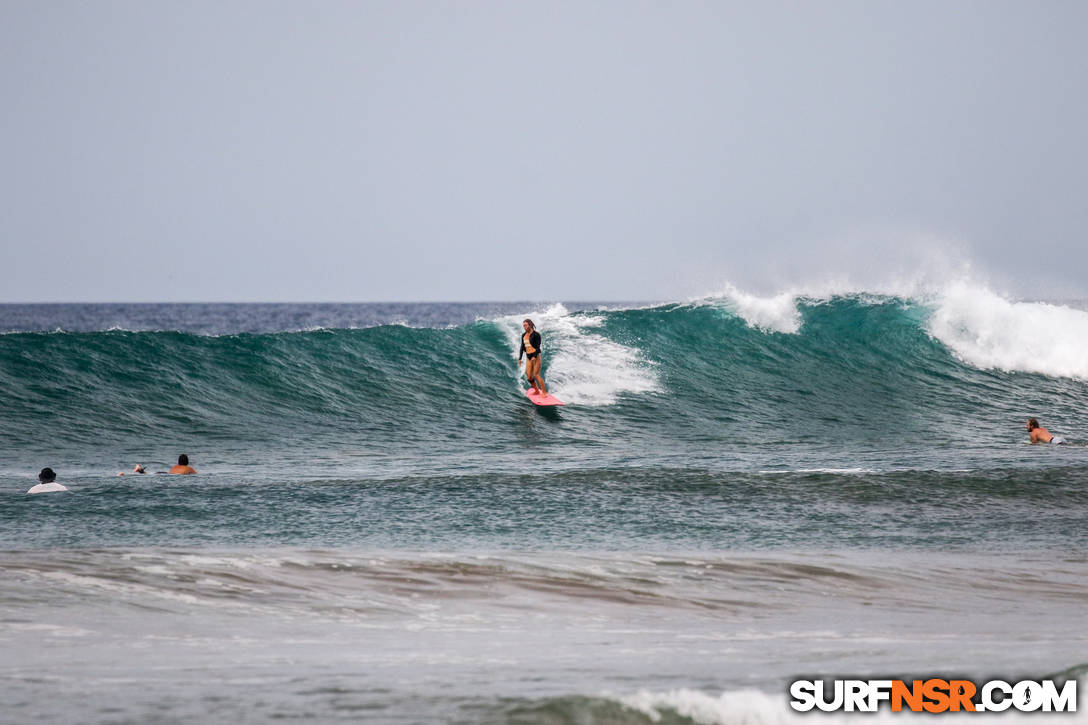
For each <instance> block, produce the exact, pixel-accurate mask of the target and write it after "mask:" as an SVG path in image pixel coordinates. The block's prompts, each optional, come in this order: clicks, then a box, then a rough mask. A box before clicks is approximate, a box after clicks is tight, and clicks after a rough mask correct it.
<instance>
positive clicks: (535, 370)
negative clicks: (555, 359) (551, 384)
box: [518, 317, 548, 395]
mask: <svg viewBox="0 0 1088 725" xmlns="http://www.w3.org/2000/svg"><path fill="white" fill-rule="evenodd" d="M521 326H522V328H523V329H524V330H525V334H524V335H522V336H521V350H519V351H518V367H521V356H522V355H524V356H525V377H527V378H529V382H530V383H531V384H532V386H533V387H534V388H536V394H537V395H547V394H548V388H547V386H546V385H545V384H544V378H542V377H540V333H539V332H537V331H536V325H534V324H533V321H532V320H530V319H529V318H528V317H526V318H525V319H524V320H523V321H522V323H521Z"/></svg>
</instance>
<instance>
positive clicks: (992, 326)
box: [0, 285, 1088, 725]
mask: <svg viewBox="0 0 1088 725" xmlns="http://www.w3.org/2000/svg"><path fill="white" fill-rule="evenodd" d="M524 317H531V318H533V319H534V320H535V322H536V324H537V327H538V329H539V330H540V331H541V333H542V336H543V352H544V355H543V359H544V376H545V378H546V380H547V382H548V387H549V389H550V391H551V392H552V393H553V394H555V395H557V396H558V397H559V398H561V399H563V400H565V401H566V402H567V403H568V405H567V406H565V407H563V408H559V409H538V408H536V407H535V406H533V405H532V404H531V403H529V402H528V400H527V399H526V398H525V396H524V394H523V389H524V388H525V387H526V385H525V381H524V379H523V378H522V379H520V380H519V377H518V370H519V369H518V366H517V364H516V357H517V350H518V342H519V340H518V337H519V331H520V322H521V320H522V318H524ZM1030 416H1034V417H1037V418H1039V420H1040V422H1041V423H1042V424H1043V425H1044V426H1046V427H1047V428H1049V430H1050V431H1051V432H1053V433H1054V434H1056V435H1061V436H1063V437H1065V438H1066V439H1067V440H1068V441H1069V443H1068V444H1067V445H1064V446H1055V445H1037V446H1032V445H1028V438H1027V433H1026V431H1025V430H1024V422H1025V420H1026V419H1027V418H1028V417H1030ZM1086 444H1088V304H1086V303H1085V302H1083V301H1057V302H1054V301H1051V302H1040V301H1024V300H1013V299H1009V298H1006V297H1002V296H1001V295H999V294H997V293H995V292H993V291H991V290H989V289H987V288H985V287H982V286H971V285H949V286H946V287H945V288H943V289H940V290H937V291H934V292H930V293H926V294H916V295H907V296H895V295H889V294H878V293H874V292H870V291H865V290H858V291H847V292H842V291H839V292H837V293H834V294H824V295H816V294H782V295H778V296H773V297H757V296H752V295H748V294H744V293H741V292H737V291H735V290H731V291H729V292H728V293H726V294H723V295H721V296H717V297H711V298H705V299H698V300H689V301H681V302H666V303H660V304H652V303H639V304H617V303H609V304H597V303H592V302H564V303H562V304H560V303H551V302H549V303H532V302H512V303H498V304H497V303H485V304H435V303H426V304H424V303H420V304H357V305H331V304H330V305H322V304H276V305H251V304H242V305H224V304H191V305H156V304H142V305H120V304H118V305H101V304H95V305H0V722H3V723H43V722H57V723H74V722H80V723H149V722H155V723H190V722H194V723H195V722H200V723H206V722H210V723H219V722H231V723H235V722H270V721H278V720H287V721H292V720H300V721H307V722H338V721H348V722H379V723H384V722H390V723H394V722H395V723H417V722H418V723H429V722H450V723H525V724H529V723H651V722H653V723H657V722H660V723H704V724H718V723H721V724H726V723H728V724H730V725H734V724H762V723H777V722H792V721H794V720H799V719H804V718H806V717H813V716H802V715H795V714H793V713H792V711H791V710H790V709H789V706H788V700H789V697H788V695H787V688H788V683H789V682H790V681H792V680H794V679H797V678H799V677H806V678H810V677H834V676H854V677H866V678H868V677H879V676H895V677H900V676H901V677H905V678H912V677H929V676H940V675H957V676H964V677H968V678H971V679H975V680H976V681H981V680H985V679H990V678H992V677H1002V678H1004V679H1009V680H1016V679H1039V678H1043V677H1047V676H1058V677H1062V678H1065V677H1077V678H1079V679H1080V681H1081V688H1082V699H1083V693H1084V692H1085V691H1084V689H1083V688H1084V679H1085V673H1086V672H1088V624H1086V621H1088V620H1086V615H1088V535H1086V531H1088V527H1086V524H1088V446H1086ZM182 453H185V454H187V455H188V456H189V459H190V462H191V464H192V465H193V466H194V467H195V468H196V469H197V470H198V471H199V474H198V475H197V476H167V475H163V474H157V473H155V472H159V471H166V470H168V469H169V467H170V466H171V465H173V464H174V463H175V462H176V459H177V456H178V455H179V454H182ZM136 464H144V465H146V466H147V469H148V470H149V471H151V472H152V473H150V474H148V475H142V476H141V475H132V474H129V475H125V476H118V475H117V474H118V472H126V473H127V472H130V471H131V470H132V468H133V466H135V465H136ZM45 466H49V467H52V468H53V469H54V470H55V471H56V472H57V475H58V481H59V482H61V483H63V484H64V485H66V486H68V487H69V489H70V491H69V492H68V493H54V494H45V495H37V496H31V495H27V494H26V490H27V489H29V488H30V487H31V486H32V485H33V484H34V483H36V475H37V472H38V470H40V469H41V468H42V467H45ZM1081 710H1082V712H1081V713H1078V714H1077V715H1075V716H1064V715H1049V716H1046V715H1034V716H1022V717H1021V718H1019V719H1025V720H1027V719H1030V720H1032V721H1038V720H1039V718H1043V719H1046V718H1057V719H1058V720H1060V721H1062V722H1066V721H1077V722H1086V721H1088V719H1086V717H1085V715H1084V712H1085V711H1088V707H1082V708H1081ZM816 717H817V719H821V718H820V717H819V716H816ZM859 717H862V718H864V717H870V719H871V716H859V715H854V716H850V715H842V716H841V717H824V718H822V719H824V720H850V719H855V720H856V719H857V718H859ZM903 717H906V718H907V719H908V720H911V719H912V717H911V716H909V715H894V716H893V714H892V713H883V714H882V715H880V716H877V718H876V719H878V720H881V721H882V722H883V720H885V719H889V720H894V719H902V718H903ZM1002 717H1003V718H1004V721H1006V722H1012V721H1014V720H1017V719H1018V717H1017V716H1016V715H1004V716H1002ZM913 719H917V718H916V717H915V718H913ZM953 719H956V718H955V717H954V718H953Z"/></svg>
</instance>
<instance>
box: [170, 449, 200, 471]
mask: <svg viewBox="0 0 1088 725" xmlns="http://www.w3.org/2000/svg"><path fill="white" fill-rule="evenodd" d="M170 473H180V474H183V475H184V474H192V473H196V469H195V468H193V467H192V466H190V465H189V456H187V455H185V454H184V453H182V454H181V455H180V456H178V465H176V466H174V467H173V468H171V469H170Z"/></svg>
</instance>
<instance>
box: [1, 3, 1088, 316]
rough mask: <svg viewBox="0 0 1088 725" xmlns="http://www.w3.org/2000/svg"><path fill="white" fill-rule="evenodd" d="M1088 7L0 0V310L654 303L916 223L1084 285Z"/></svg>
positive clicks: (1041, 289)
mask: <svg viewBox="0 0 1088 725" xmlns="http://www.w3.org/2000/svg"><path fill="white" fill-rule="evenodd" d="M1086 28H1088V3H1085V2H1078V1H1075V0H1069V1H1068V2H1054V1H1049V2H1048V1H1043V2H1038V1H1031V2H1028V1H1025V2H1000V1H994V0H984V1H978V2H967V1H955V0H953V1H951V2H946V1H941V2H925V1H919V0H910V1H907V0H901V1H898V2H881V1H879V0H858V1H857V2H845V1H837V0H827V1H824V2H763V1H760V2H756V1H755V0H751V1H748V2H725V1H722V2H634V1H624V2H583V1H578V2H510V1H508V0H503V1H500V2H475V1H471V0H466V1H464V2H420V1H416V0H407V1H405V0H397V1H392V0H391V1H389V2H385V1H380V0H379V1H371V2H339V1H336V0H320V1H319V2H302V1H301V0H299V1H294V2H282V1H281V2H276V1H274V0H260V1H259V2H241V1H237V0H235V1H231V0H226V1H223V2H218V1H217V2H206V1H200V0H197V1H195V2H173V1H170V2H167V1H157V0H151V1H148V0H133V1H131V2H109V1H105V0H94V1H88V2H69V1H63V0H50V1H49V2H37V1H36V0H0V101H2V109H3V110H2V111H0V157H2V162H0V194H2V199H3V202H2V212H0V266H2V268H3V270H4V282H3V284H2V285H0V290H2V291H0V300H2V301H9V302H11V301H306V300H315V301H317V300H320V301H369V300H485V299H534V300H551V299H599V300H605V299H627V300H630V299H645V300H664V299H673V298H676V297H678V296H686V295H693V294H701V293H705V292H709V291H712V290H714V289H715V288H719V287H721V286H722V285H724V284H726V283H732V284H735V285H737V286H738V287H741V288H745V289H751V290H754V291H760V290H763V291H771V290H773V289H775V288H776V287H779V286H781V285H784V284H790V283H794V284H795V283H798V282H808V283H812V282H814V281H818V279H817V278H819V277H821V276H835V275H837V274H850V275H852V276H855V277H856V278H859V279H863V278H864V277H865V276H866V275H880V274H886V273H887V271H888V269H889V264H891V263H893V262H894V263H895V264H899V263H900V262H902V264H904V266H905V267H909V266H910V265H911V264H912V263H913V262H912V261H911V260H912V259H914V258H915V257H917V258H918V259H923V258H926V257H928V255H929V252H927V251H925V250H927V249H931V248H934V247H936V248H940V247H942V246H947V248H948V249H950V250H952V253H953V254H954V255H956V256H959V257H962V258H963V259H965V260H968V261H969V262H970V263H971V264H972V265H973V268H974V269H975V271H976V273H977V274H979V275H983V276H987V277H989V278H992V279H994V280H996V281H997V283H1000V284H1001V285H1003V286H1004V287H1003V288H1007V289H1009V290H1011V291H1013V292H1015V293H1018V294H1025V295H1029V296H1031V295H1034V296H1036V297H1048V296H1049V297H1055V296H1081V297H1088V275H1086V274H1085V271H1086V269H1088V265H1086V262H1088V245H1086V244H1085V243H1084V230H1085V229H1086V227H1088V204H1086V191H1088V151H1086V144H1085V129H1088V114H1086V107H1088V93H1086V90H1088V89H1086V80H1085V78H1086V74H1085V69H1086V68H1088V57H1086V56H1088V43H1086V42H1085V31H1086ZM904 260H905V261H904ZM920 263H922V262H920Z"/></svg>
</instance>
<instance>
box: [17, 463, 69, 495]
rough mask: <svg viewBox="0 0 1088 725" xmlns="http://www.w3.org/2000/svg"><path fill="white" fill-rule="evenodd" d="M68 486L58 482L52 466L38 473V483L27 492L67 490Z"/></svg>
mask: <svg viewBox="0 0 1088 725" xmlns="http://www.w3.org/2000/svg"><path fill="white" fill-rule="evenodd" d="M67 490H68V487H67V486H62V485H61V484H59V483H57V474H56V473H54V472H53V469H52V468H43V469H42V472H41V473H39V474H38V485H36V486H31V487H30V490H29V491H27V493H49V492H51V491H67Z"/></svg>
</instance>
